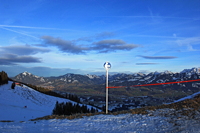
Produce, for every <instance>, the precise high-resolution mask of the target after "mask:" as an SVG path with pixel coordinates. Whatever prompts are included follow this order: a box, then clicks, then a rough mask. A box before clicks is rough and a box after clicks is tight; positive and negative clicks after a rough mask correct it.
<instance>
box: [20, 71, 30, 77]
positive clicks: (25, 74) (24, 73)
mask: <svg viewBox="0 0 200 133" xmlns="http://www.w3.org/2000/svg"><path fill="white" fill-rule="evenodd" d="M22 75H24V76H27V75H32V74H31V73H29V72H27V71H25V72H23V73H22Z"/></svg>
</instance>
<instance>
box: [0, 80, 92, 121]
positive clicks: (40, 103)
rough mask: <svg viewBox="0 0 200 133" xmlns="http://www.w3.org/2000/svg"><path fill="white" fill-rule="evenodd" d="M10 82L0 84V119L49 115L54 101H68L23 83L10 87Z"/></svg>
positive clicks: (24, 118) (17, 119)
mask: <svg viewBox="0 0 200 133" xmlns="http://www.w3.org/2000/svg"><path fill="white" fill-rule="evenodd" d="M11 84H12V82H11V81H9V83H8V84H5V85H2V86H0V120H14V121H24V120H30V119H34V118H37V117H42V116H46V115H51V113H52V110H53V108H54V107H55V104H56V101H58V102H69V101H70V100H68V99H62V98H58V97H53V96H49V95H45V94H42V93H40V92H37V91H35V90H33V89H31V88H29V87H27V86H25V85H23V87H21V86H17V85H16V86H15V89H11ZM70 102H72V101H70ZM72 103H74V102H72ZM25 106H26V107H25ZM88 107H89V106H88Z"/></svg>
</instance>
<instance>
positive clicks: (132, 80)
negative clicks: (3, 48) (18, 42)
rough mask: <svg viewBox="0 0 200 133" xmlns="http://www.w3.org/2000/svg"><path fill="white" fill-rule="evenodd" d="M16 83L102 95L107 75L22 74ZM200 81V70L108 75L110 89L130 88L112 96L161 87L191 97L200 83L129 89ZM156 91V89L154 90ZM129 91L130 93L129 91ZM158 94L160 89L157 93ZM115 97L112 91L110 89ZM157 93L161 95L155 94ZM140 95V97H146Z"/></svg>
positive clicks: (116, 92)
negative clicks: (116, 87)
mask: <svg viewBox="0 0 200 133" xmlns="http://www.w3.org/2000/svg"><path fill="white" fill-rule="evenodd" d="M12 79H13V80H15V81H20V82H24V83H28V84H33V85H36V86H42V87H47V88H50V89H53V90H59V91H67V92H72V93H78V94H93V95H101V94H103V93H104V91H105V75H101V76H97V75H89V74H88V75H80V74H71V73H68V74H65V75H62V76H57V77H39V76H36V75H33V74H31V73H28V72H23V73H20V74H19V75H17V76H15V77H13V78H12ZM195 79H200V68H191V69H184V70H183V71H181V72H178V73H173V72H170V71H165V72H151V73H149V74H143V73H135V74H124V73H118V74H114V75H109V86H127V87H126V88H120V89H115V90H113V95H118V93H119V94H121V95H127V96H128V95H129V96H131V94H133V93H135V92H134V91H136V89H137V88H138V89H139V90H140V91H144V92H145V94H150V95H152V94H153V93H151V91H152V92H154V89H155V88H157V89H158V88H159V91H160V93H161V92H162V93H165V91H167V89H168V90H182V91H183V92H184V91H185V93H187V92H188V93H189V92H190V91H191V93H190V94H192V93H194V92H197V91H199V89H200V82H189V83H181V84H179V83H178V84H172V85H171V84H168V85H159V86H152V87H137V88H134V87H129V86H132V85H139V84H153V83H166V82H176V81H184V80H195ZM152 88H153V89H152ZM127 91H128V92H127ZM156 91H157V90H156ZM110 93H111V94H112V89H110ZM155 93H158V92H155ZM145 94H140V95H145Z"/></svg>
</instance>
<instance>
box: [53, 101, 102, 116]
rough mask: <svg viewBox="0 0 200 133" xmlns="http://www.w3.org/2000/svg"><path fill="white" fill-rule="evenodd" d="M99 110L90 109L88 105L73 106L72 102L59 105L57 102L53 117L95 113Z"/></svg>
mask: <svg viewBox="0 0 200 133" xmlns="http://www.w3.org/2000/svg"><path fill="white" fill-rule="evenodd" d="M95 112H98V110H97V109H94V108H91V109H88V108H87V106H86V105H82V106H81V105H79V104H78V103H77V104H72V103H71V102H66V103H64V102H63V103H58V101H57V102H56V105H55V108H54V109H53V112H52V114H53V115H72V114H78V113H95Z"/></svg>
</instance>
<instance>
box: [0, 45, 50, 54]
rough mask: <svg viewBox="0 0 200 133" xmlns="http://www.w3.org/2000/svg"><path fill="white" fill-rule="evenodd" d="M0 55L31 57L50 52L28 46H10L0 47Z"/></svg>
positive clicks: (45, 49)
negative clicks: (9, 54)
mask: <svg viewBox="0 0 200 133" xmlns="http://www.w3.org/2000/svg"><path fill="white" fill-rule="evenodd" d="M0 51H1V54H6V53H12V54H17V55H33V54H37V53H46V52H49V51H50V50H49V49H47V48H40V47H33V46H30V45H11V46H1V47H0Z"/></svg>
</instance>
